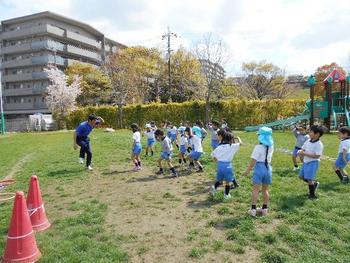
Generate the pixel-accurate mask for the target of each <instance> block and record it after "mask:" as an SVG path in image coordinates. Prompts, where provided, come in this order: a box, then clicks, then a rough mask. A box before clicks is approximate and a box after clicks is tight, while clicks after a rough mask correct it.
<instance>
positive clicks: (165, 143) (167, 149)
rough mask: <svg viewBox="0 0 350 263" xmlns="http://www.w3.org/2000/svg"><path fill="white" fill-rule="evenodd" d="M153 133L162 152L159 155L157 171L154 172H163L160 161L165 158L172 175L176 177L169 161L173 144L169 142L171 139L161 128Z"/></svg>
mask: <svg viewBox="0 0 350 263" xmlns="http://www.w3.org/2000/svg"><path fill="white" fill-rule="evenodd" d="M154 135H155V137H156V140H157V141H159V142H160V144H161V146H162V153H161V155H160V158H159V159H158V165H159V171H158V172H157V173H156V174H158V175H161V174H163V172H164V171H163V166H162V161H163V160H166V161H167V163H168V166H169V167H170V171H171V173H172V174H173V176H174V177H177V173H176V171H175V168H174V166H173V164H172V163H171V158H172V155H173V145H172V144H171V140H170V139H169V138H168V137H167V136H165V135H164V132H163V131H162V130H156V131H155V133H154Z"/></svg>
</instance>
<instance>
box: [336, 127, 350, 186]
mask: <svg viewBox="0 0 350 263" xmlns="http://www.w3.org/2000/svg"><path fill="white" fill-rule="evenodd" d="M338 137H339V139H340V140H341V141H340V144H339V150H338V158H337V160H336V161H335V163H334V171H335V173H336V174H337V175H338V177H339V179H340V181H341V182H342V183H344V184H347V183H349V177H348V174H347V173H346V171H345V167H346V165H347V164H348V162H349V161H350V128H349V127H341V128H340V129H339V130H338Z"/></svg>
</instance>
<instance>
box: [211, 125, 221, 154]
mask: <svg viewBox="0 0 350 263" xmlns="http://www.w3.org/2000/svg"><path fill="white" fill-rule="evenodd" d="M219 126H220V123H219V122H217V121H212V123H211V125H208V128H209V131H210V133H211V148H212V149H213V150H215V148H216V147H218V146H219V139H218V131H219Z"/></svg>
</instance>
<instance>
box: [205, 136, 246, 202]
mask: <svg viewBox="0 0 350 263" xmlns="http://www.w3.org/2000/svg"><path fill="white" fill-rule="evenodd" d="M217 136H218V139H219V140H220V144H219V146H218V147H217V148H216V149H214V151H213V152H212V154H211V156H212V157H213V158H214V160H215V161H217V173H216V181H215V184H214V185H212V186H211V189H210V192H211V194H212V195H213V196H214V195H215V193H216V189H217V188H218V187H219V186H220V184H222V182H223V181H224V182H225V194H224V199H230V198H231V195H230V183H231V182H232V183H235V184H237V182H236V179H235V176H234V171H233V167H232V159H233V157H234V155H235V154H236V152H237V151H238V149H239V146H240V144H241V140H240V139H239V137H237V140H238V143H234V138H233V135H232V133H230V132H226V131H225V130H223V129H222V130H219V131H218V134H217Z"/></svg>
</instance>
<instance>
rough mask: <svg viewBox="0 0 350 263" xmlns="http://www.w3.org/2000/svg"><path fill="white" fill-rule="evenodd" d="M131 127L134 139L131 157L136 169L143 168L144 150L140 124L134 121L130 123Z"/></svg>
mask: <svg viewBox="0 0 350 263" xmlns="http://www.w3.org/2000/svg"><path fill="white" fill-rule="evenodd" d="M130 128H131V130H132V132H133V134H132V139H133V144H132V148H131V159H132V161H133V163H134V164H135V167H134V171H139V170H141V159H140V155H141V151H142V145H141V133H140V129H139V126H138V125H137V124H136V123H133V124H131V125H130Z"/></svg>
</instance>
